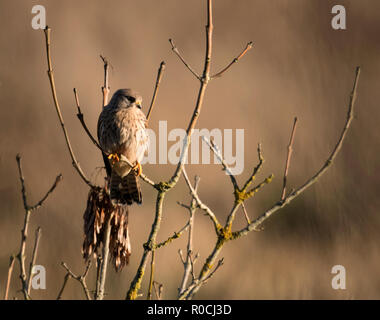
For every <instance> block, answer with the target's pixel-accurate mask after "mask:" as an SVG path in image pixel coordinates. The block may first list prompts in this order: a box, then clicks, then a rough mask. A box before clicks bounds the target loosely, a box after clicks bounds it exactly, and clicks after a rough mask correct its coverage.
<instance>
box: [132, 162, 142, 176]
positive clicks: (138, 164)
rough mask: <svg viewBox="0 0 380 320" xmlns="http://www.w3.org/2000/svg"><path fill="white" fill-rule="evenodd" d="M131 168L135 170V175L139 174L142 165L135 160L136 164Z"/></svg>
mask: <svg viewBox="0 0 380 320" xmlns="http://www.w3.org/2000/svg"><path fill="white" fill-rule="evenodd" d="M132 169H133V170H135V172H136V176H137V177H138V176H140V175H141V173H142V166H141V163H140V162H136V165H135V166H133V168H132Z"/></svg>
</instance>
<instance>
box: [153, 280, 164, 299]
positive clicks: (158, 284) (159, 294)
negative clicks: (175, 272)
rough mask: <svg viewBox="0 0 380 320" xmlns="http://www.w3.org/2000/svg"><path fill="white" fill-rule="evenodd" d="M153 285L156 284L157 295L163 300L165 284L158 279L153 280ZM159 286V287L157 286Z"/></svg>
mask: <svg viewBox="0 0 380 320" xmlns="http://www.w3.org/2000/svg"><path fill="white" fill-rule="evenodd" d="M153 286H154V292H155V294H156V297H157V299H158V300H161V298H162V291H163V289H164V285H163V284H161V283H159V282H157V281H153ZM156 286H158V288H157V287H156Z"/></svg>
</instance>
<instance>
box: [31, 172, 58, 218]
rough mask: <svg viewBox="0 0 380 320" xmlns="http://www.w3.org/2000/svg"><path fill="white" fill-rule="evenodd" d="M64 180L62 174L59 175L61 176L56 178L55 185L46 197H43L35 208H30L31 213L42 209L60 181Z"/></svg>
mask: <svg viewBox="0 0 380 320" xmlns="http://www.w3.org/2000/svg"><path fill="white" fill-rule="evenodd" d="M62 179H63V176H62V174H59V175H58V176H57V177H56V178H55V181H54V183H53V185H52V186H51V187H50V189H49V190H48V191H47V192H46V194H45V195H44V197H43V198H42V199H41V200H40V201H38V202H37V203H36V204H35V205H34V206H31V207H30V210H31V211H34V210H36V209H38V208H40V207H41V206H42V205H43V204H44V202H45V200H46V199H47V198H48V197H49V195H50V194H51V193H52V192H53V191H54V189H55V188H56V187H57V185H58V183H59V182H60V181H62Z"/></svg>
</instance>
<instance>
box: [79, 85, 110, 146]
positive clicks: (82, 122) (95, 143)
mask: <svg viewBox="0 0 380 320" xmlns="http://www.w3.org/2000/svg"><path fill="white" fill-rule="evenodd" d="M73 91H74V98H75V104H76V106H77V110H78V113H77V117H78V119H79V121H80V123H81V124H82V127H83V129H84V131H86V133H87V135H88V136H89V138H90V140H91V141H92V143H93V144H94V145H95V146H96V147H97V148H98V149H99V150H100V151H103V150H102V148H101V147H100V145H99V143H98V141H96V139H95V138H94V136H93V135H92V134H91V132H90V130H89V129H88V127H87V125H86V122H85V121H84V115H83V113H82V110H81V108H80V105H79V97H78V92H77V89H76V88H74V89H73ZM103 152H104V151H103Z"/></svg>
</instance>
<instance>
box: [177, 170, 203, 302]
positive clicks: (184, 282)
mask: <svg viewBox="0 0 380 320" xmlns="http://www.w3.org/2000/svg"><path fill="white" fill-rule="evenodd" d="M199 182H200V178H199V176H195V177H194V191H195V192H198V186H199ZM187 207H188V210H189V214H190V219H189V235H188V239H187V248H186V252H187V254H186V261H184V259H183V258H182V255H181V260H182V263H183V266H184V272H183V277H182V281H181V286H180V287H179V289H178V297H179V296H180V295H181V294H182V292H183V291H184V290H185V288H186V285H187V282H188V279H189V275H190V272H191V271H192V270H194V269H192V265H191V263H192V262H191V255H192V252H193V231H194V215H195V211H196V209H197V202H196V200H195V198H194V196H192V197H191V201H190V205H189V206H187Z"/></svg>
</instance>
